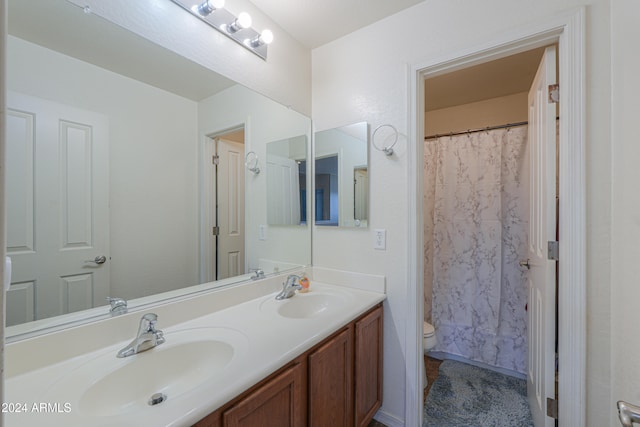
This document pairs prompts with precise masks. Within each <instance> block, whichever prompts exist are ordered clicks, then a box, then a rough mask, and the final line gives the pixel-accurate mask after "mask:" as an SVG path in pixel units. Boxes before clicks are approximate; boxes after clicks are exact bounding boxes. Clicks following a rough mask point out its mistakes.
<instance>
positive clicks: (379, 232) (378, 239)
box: [373, 228, 387, 250]
mask: <svg viewBox="0 0 640 427" xmlns="http://www.w3.org/2000/svg"><path fill="white" fill-rule="evenodd" d="M373 249H382V250H385V249H387V230H385V229H382V228H378V229H376V230H373Z"/></svg>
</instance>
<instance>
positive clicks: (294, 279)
mask: <svg viewBox="0 0 640 427" xmlns="http://www.w3.org/2000/svg"><path fill="white" fill-rule="evenodd" d="M300 279H302V278H301V277H300V276H296V275H295V274H290V275H289V276H288V277H287V281H286V282H284V283H283V284H282V291H281V292H280V293H279V294H278V295H276V299H277V300H283V299H287V298H291V297H292V296H293V295H295V293H296V290H298V291H299V290H300V289H302V285H301V284H300V283H299V282H300Z"/></svg>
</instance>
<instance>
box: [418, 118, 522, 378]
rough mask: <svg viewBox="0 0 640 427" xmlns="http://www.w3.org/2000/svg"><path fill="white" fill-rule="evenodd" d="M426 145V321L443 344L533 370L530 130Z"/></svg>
mask: <svg viewBox="0 0 640 427" xmlns="http://www.w3.org/2000/svg"><path fill="white" fill-rule="evenodd" d="M424 144H425V145H424V148H425V149H424V189H425V197H424V212H425V239H424V242H425V247H424V250H425V252H424V257H425V319H426V320H427V321H431V322H432V323H433V325H434V327H435V330H436V337H437V340H438V345H437V347H436V348H435V350H436V351H442V352H447V353H450V354H454V355H457V356H461V357H464V358H466V359H469V360H473V361H478V362H482V363H485V364H488V365H491V366H496V367H500V368H506V369H509V370H512V371H516V372H520V373H525V372H526V363H527V362H526V360H527V358H526V356H527V340H526V337H527V331H526V309H525V306H526V303H527V282H526V275H527V270H526V269H525V268H522V267H520V265H519V261H520V260H521V259H526V255H527V232H528V216H529V198H528V186H529V182H528V179H529V161H528V150H527V127H526V126H520V127H517V128H511V129H498V130H491V131H482V132H477V133H469V134H465V135H459V136H445V137H440V138H438V139H431V140H427V141H425V143H424Z"/></svg>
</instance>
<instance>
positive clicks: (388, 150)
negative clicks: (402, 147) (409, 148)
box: [371, 125, 398, 156]
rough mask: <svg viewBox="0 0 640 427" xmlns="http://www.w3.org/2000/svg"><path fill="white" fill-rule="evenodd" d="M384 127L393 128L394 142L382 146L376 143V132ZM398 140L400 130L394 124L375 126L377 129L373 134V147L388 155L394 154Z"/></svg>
mask: <svg viewBox="0 0 640 427" xmlns="http://www.w3.org/2000/svg"><path fill="white" fill-rule="evenodd" d="M384 127H389V128H391V129H392V130H393V142H392V143H391V145H388V146H383V147H382V148H380V147H378V146H377V145H376V132H378V131H379V130H380V129H381V128H384ZM397 142H398V130H397V129H396V128H395V127H394V126H393V125H380V126H378V127H377V128H375V130H374V131H373V134H371V145H373V148H375V149H376V150H378V151H382V152H383V153H384V154H386V155H387V156H390V155H392V154H393V147H394V146H395V145H396V143H397Z"/></svg>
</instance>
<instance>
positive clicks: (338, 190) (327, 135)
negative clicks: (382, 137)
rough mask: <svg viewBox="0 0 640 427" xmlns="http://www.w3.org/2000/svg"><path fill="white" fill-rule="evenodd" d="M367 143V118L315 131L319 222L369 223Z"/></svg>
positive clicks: (358, 225)
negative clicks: (365, 120)
mask: <svg viewBox="0 0 640 427" xmlns="http://www.w3.org/2000/svg"><path fill="white" fill-rule="evenodd" d="M368 146H369V126H368V124H367V123H366V122H359V123H354V124H352V125H347V126H341V127H338V128H333V129H327V130H323V131H320V132H316V133H315V152H314V159H315V160H314V161H315V187H314V199H315V211H314V221H315V224H316V225H328V226H340V227H367V225H368V219H369V176H368V175H369V173H368V168H369V165H368Z"/></svg>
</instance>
